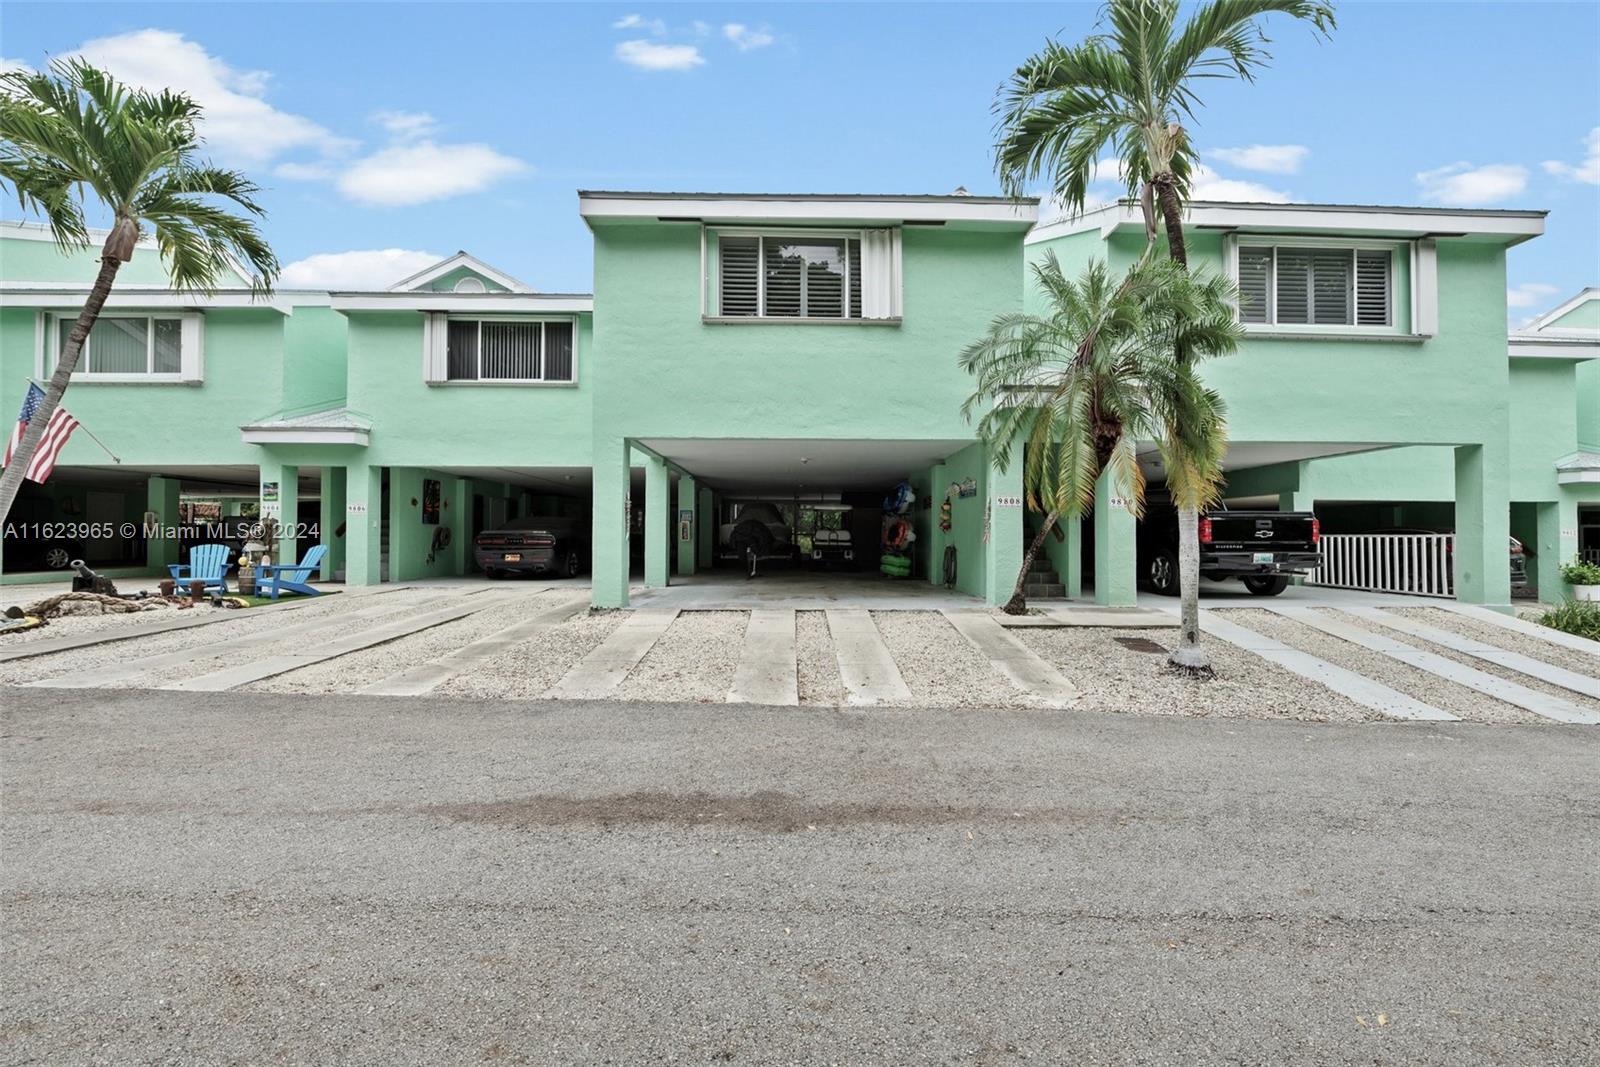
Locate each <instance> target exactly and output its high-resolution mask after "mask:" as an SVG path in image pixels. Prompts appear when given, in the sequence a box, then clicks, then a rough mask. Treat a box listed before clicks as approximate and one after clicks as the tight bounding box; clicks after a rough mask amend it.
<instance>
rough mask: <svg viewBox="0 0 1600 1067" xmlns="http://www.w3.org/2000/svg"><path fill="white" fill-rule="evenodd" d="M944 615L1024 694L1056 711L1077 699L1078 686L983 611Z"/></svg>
mask: <svg viewBox="0 0 1600 1067" xmlns="http://www.w3.org/2000/svg"><path fill="white" fill-rule="evenodd" d="M943 614H944V617H945V618H946V619H948V620H949V622H950V625H951V626H954V627H955V628H956V630H957V632H959V633H960V634H961V636H962V637H965V638H966V639H967V640H968V641H970V642H972V645H973V647H974V648H976V649H977V650H978V651H979V652H980V653H982V654H983V656H984V658H985V659H987V660H988V661H989V665H990V666H991V667H993V668H994V669H995V671H996V673H998V674H1000V675H1001V676H1003V677H1004V678H1005V679H1006V680H1007V681H1009V682H1010V683H1011V684H1012V685H1014V686H1016V687H1017V688H1018V689H1020V690H1022V691H1023V692H1024V693H1027V694H1028V695H1029V696H1031V697H1034V698H1035V699H1036V700H1038V701H1039V702H1040V703H1042V704H1046V705H1048V706H1050V707H1055V708H1066V707H1071V706H1072V704H1073V703H1074V702H1075V701H1076V700H1077V699H1078V696H1079V693H1078V687H1077V686H1075V685H1073V684H1072V683H1071V682H1069V681H1068V680H1067V679H1066V677H1065V676H1064V675H1063V674H1062V673H1061V672H1060V671H1058V670H1056V669H1055V667H1054V666H1053V665H1052V664H1050V663H1049V662H1047V661H1046V660H1044V659H1043V658H1042V657H1040V656H1039V655H1037V654H1036V653H1035V652H1034V651H1033V649H1031V648H1029V647H1028V646H1027V645H1024V644H1023V643H1022V642H1021V641H1018V640H1017V639H1016V638H1014V637H1012V636H1011V635H1010V634H1008V633H1006V631H1005V629H1004V628H1003V627H1002V626H1001V625H1000V623H999V621H998V620H997V619H995V618H994V616H992V615H989V614H988V613H986V612H981V611H949V610H946V611H945V612H944V613H943Z"/></svg>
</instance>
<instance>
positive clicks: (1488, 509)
mask: <svg viewBox="0 0 1600 1067" xmlns="http://www.w3.org/2000/svg"><path fill="white" fill-rule="evenodd" d="M1506 453H1507V446H1506V444H1505V442H1504V439H1501V441H1499V442H1497V443H1496V444H1493V445H1461V446H1458V447H1457V448H1456V539H1455V551H1454V552H1453V553H1452V555H1453V556H1454V558H1455V569H1456V574H1455V578H1456V599H1457V600H1459V601H1461V602H1462V603H1464V604H1482V605H1484V606H1485V607H1491V608H1496V609H1498V610H1502V611H1507V612H1509V611H1510V610H1511V566H1510V561H1509V558H1508V556H1507V545H1508V544H1509V540H1508V539H1509V538H1510V536H1511V501H1510V499H1509V495H1508V492H1507V483H1508V480H1509V471H1508V470H1507V467H1508V465H1509V464H1508V456H1507V454H1506Z"/></svg>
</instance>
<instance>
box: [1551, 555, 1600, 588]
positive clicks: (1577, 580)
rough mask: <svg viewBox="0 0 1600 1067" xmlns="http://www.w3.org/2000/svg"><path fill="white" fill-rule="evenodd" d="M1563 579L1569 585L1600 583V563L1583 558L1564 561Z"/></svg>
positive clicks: (1562, 566)
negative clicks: (1589, 561) (1568, 561)
mask: <svg viewBox="0 0 1600 1067" xmlns="http://www.w3.org/2000/svg"><path fill="white" fill-rule="evenodd" d="M1561 580H1562V581H1563V582H1566V583H1567V584H1568V585H1600V565H1597V564H1594V563H1588V562H1586V561H1584V560H1581V559H1575V560H1573V561H1572V562H1571V563H1563V564H1562V565H1561Z"/></svg>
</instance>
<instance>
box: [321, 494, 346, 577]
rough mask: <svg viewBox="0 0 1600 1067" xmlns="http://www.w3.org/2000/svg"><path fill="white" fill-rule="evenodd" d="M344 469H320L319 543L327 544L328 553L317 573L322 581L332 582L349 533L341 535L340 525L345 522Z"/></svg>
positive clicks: (342, 562)
mask: <svg viewBox="0 0 1600 1067" xmlns="http://www.w3.org/2000/svg"><path fill="white" fill-rule="evenodd" d="M344 486H345V468H343V467H323V468H322V508H321V513H320V514H319V515H318V516H317V533H319V534H321V535H322V543H323V544H324V545H326V546H327V548H328V552H327V554H326V555H325V556H323V557H322V573H321V574H320V575H318V577H320V578H321V579H322V580H323V581H325V582H331V581H333V576H334V575H335V574H337V573H338V572H339V571H341V570H343V569H344V565H345V545H346V544H347V543H348V535H342V534H340V532H339V527H340V526H341V525H343V524H344V522H345V497H344Z"/></svg>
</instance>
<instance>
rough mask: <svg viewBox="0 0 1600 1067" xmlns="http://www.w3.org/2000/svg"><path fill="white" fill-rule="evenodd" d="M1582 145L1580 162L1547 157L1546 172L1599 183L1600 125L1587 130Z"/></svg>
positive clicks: (1595, 183) (1592, 183)
mask: <svg viewBox="0 0 1600 1067" xmlns="http://www.w3.org/2000/svg"><path fill="white" fill-rule="evenodd" d="M1583 146H1584V148H1585V149H1586V152H1585V154H1584V157H1583V161H1582V162H1580V163H1578V164H1577V165H1576V166H1574V165H1572V164H1571V163H1563V162H1561V161H1560V160H1556V159H1547V160H1545V163H1544V169H1545V171H1546V173H1549V174H1554V175H1555V176H1556V177H1558V178H1570V179H1571V180H1572V181H1575V182H1587V183H1588V184H1589V185H1600V126H1596V127H1595V128H1594V129H1592V130H1590V131H1589V136H1587V137H1585V138H1584V139H1583Z"/></svg>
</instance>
